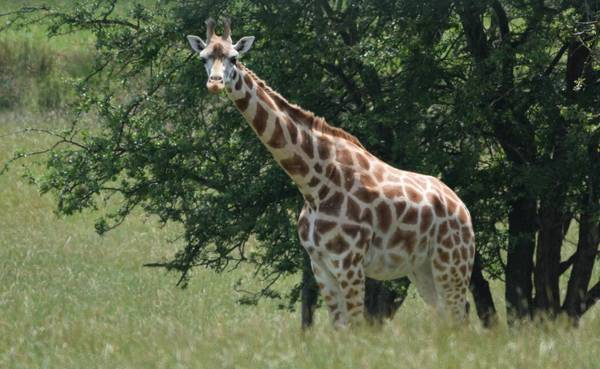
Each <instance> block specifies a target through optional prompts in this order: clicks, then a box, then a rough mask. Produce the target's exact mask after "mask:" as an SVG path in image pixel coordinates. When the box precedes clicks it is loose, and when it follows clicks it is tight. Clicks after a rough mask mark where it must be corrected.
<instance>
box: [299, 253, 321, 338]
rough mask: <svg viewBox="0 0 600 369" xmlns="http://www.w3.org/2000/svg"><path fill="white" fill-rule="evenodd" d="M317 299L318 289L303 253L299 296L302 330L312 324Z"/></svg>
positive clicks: (308, 262)
mask: <svg viewBox="0 0 600 369" xmlns="http://www.w3.org/2000/svg"><path fill="white" fill-rule="evenodd" d="M318 298H319V288H318V287H317V282H316V281H315V277H314V275H313V272H312V268H311V267H310V258H309V256H308V255H307V254H306V253H304V265H303V267H302V292H301V295H300V299H301V303H302V328H303V329H306V328H308V327H310V326H312V324H313V317H314V313H315V308H316V306H317V300H318Z"/></svg>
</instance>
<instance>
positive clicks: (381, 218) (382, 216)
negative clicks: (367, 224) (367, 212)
mask: <svg viewBox="0 0 600 369" xmlns="http://www.w3.org/2000/svg"><path fill="white" fill-rule="evenodd" d="M375 212H376V213H377V223H378V224H379V228H380V229H381V230H382V231H384V232H387V231H388V230H389V229H390V224H391V222H392V212H391V211H390V207H389V206H388V205H387V204H386V203H385V202H381V203H379V205H377V207H376V208H375Z"/></svg>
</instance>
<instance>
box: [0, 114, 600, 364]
mask: <svg viewBox="0 0 600 369" xmlns="http://www.w3.org/2000/svg"><path fill="white" fill-rule="evenodd" d="M46 117H47V115H39V114H25V115H24V114H6V113H5V114H1V115H0V120H2V121H4V122H5V124H3V125H1V126H0V137H1V138H0V161H4V160H6V159H7V158H8V157H9V154H10V152H12V151H14V150H15V149H18V148H35V149H39V148H43V147H46V146H47V145H49V144H51V143H52V140H51V139H49V138H47V137H44V136H39V135H26V136H5V134H6V133H8V132H12V131H14V130H15V129H17V128H18V127H22V126H32V125H33V126H42V127H47V126H53V127H57V126H59V125H60V124H61V122H60V119H59V118H54V119H55V121H50V120H48V119H46ZM30 160H35V158H32V159H30ZM34 168H35V167H34ZM40 169H43V168H40ZM19 172H20V170H19V167H18V166H17V167H14V168H13V170H12V171H11V172H10V173H9V175H4V176H0V209H1V211H0V368H61V369H62V368H83V367H85V368H261V369H262V368H399V367H401V368H435V369H445V368H465V369H468V368H544V369H546V368H547V369H552V368H590V369H591V368H598V367H599V366H600V364H599V363H598V358H599V357H600V336H598V332H600V308H598V307H595V308H593V309H592V310H591V311H590V312H588V314H586V316H585V317H584V319H583V320H582V322H581V326H580V327H579V328H577V329H575V328H572V327H570V326H568V325H567V324H565V323H564V322H558V323H555V324H549V325H547V326H524V327H520V328H515V329H508V328H507V327H506V326H505V325H501V326H499V327H497V328H495V329H493V330H489V331H488V330H484V329H482V328H480V327H479V324H478V323H477V321H476V319H474V317H472V323H471V325H470V326H468V327H458V328H457V327H452V326H448V325H447V324H446V323H444V322H441V321H439V320H437V319H435V318H433V317H432V316H433V315H432V311H431V310H430V309H428V308H427V307H426V306H425V305H424V303H423V302H422V300H421V299H420V298H418V297H417V296H416V294H415V292H414V291H413V290H411V292H410V296H409V298H408V299H407V302H406V303H405V305H403V307H402V308H401V309H400V311H399V312H398V314H397V315H396V318H395V319H394V320H393V321H392V322H389V323H387V324H385V325H384V326H383V327H379V328H377V327H375V328H373V327H369V326H367V325H362V326H355V327H352V328H351V329H349V330H342V331H335V330H333V329H332V328H331V327H330V325H329V322H328V319H327V316H326V314H325V312H324V311H323V310H322V309H321V310H319V311H318V314H317V321H316V325H315V327H314V329H312V330H310V331H308V332H306V333H302V332H301V330H300V328H299V319H300V318H299V313H298V312H288V311H283V310H279V309H278V308H277V306H276V304H275V303H273V302H272V301H263V302H261V303H259V305H258V306H256V307H253V306H243V305H239V304H238V303H237V300H238V299H239V297H240V294H239V293H237V292H235V290H234V288H233V287H234V285H235V284H236V281H237V280H238V279H243V280H244V281H246V283H249V284H250V286H249V287H252V283H253V281H252V274H251V271H249V270H247V269H243V268H242V269H240V270H236V271H233V272H230V273H224V274H215V273H212V272H210V271H205V270H197V271H196V272H195V275H194V278H193V280H192V284H191V286H190V287H189V289H187V290H180V289H178V288H176V287H175V286H174V284H175V281H176V278H177V276H176V275H172V274H165V273H163V272H161V271H157V270H155V269H145V268H143V267H142V264H143V263H145V262H148V261H154V260H157V259H160V258H163V257H169V256H171V255H172V253H173V252H174V251H175V250H176V249H177V247H178V246H180V245H178V244H176V243H175V244H174V243H171V242H169V239H170V238H173V237H174V236H175V235H176V234H177V232H178V231H179V229H178V228H177V227H176V226H167V227H165V228H161V227H159V226H158V225H157V223H156V222H154V220H153V219H152V218H148V217H146V216H144V215H143V214H137V215H135V216H133V217H132V218H131V219H129V221H127V222H126V223H125V224H124V225H122V226H121V227H120V228H118V229H116V230H115V231H112V232H110V233H108V234H107V235H105V236H104V237H100V236H98V235H97V234H96V233H94V231H93V220H94V218H95V216H96V214H94V213H84V214H80V215H77V216H73V217H68V218H62V217H58V216H56V215H55V214H54V213H53V212H52V209H53V201H52V199H51V198H49V197H39V196H38V194H37V193H36V190H35V188H33V187H32V186H30V185H28V184H27V182H26V181H25V180H23V179H22V178H21V177H20V176H19V175H18V174H19ZM294 278H299V276H296V277H294ZM288 283H289V281H288ZM284 287H285V286H284ZM493 292H494V295H495V298H496V300H497V302H498V303H499V309H500V310H503V306H502V289H501V286H500V284H497V283H496V284H494V285H493Z"/></svg>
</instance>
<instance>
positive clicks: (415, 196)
mask: <svg viewBox="0 0 600 369" xmlns="http://www.w3.org/2000/svg"><path fill="white" fill-rule="evenodd" d="M404 192H406V196H407V197H408V199H409V200H410V201H412V202H414V203H415V204H418V203H420V202H421V200H422V199H423V196H421V194H420V193H419V192H417V190H415V189H414V188H413V187H411V186H406V187H405V188H404Z"/></svg>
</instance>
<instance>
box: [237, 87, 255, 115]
mask: <svg viewBox="0 0 600 369" xmlns="http://www.w3.org/2000/svg"><path fill="white" fill-rule="evenodd" d="M251 97H252V95H250V93H248V92H246V95H244V97H242V98H239V99H237V100H235V101H234V103H235V106H237V108H238V109H239V110H240V111H241V112H242V113H243V112H245V111H246V109H248V103H249V102H250V98H251Z"/></svg>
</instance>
